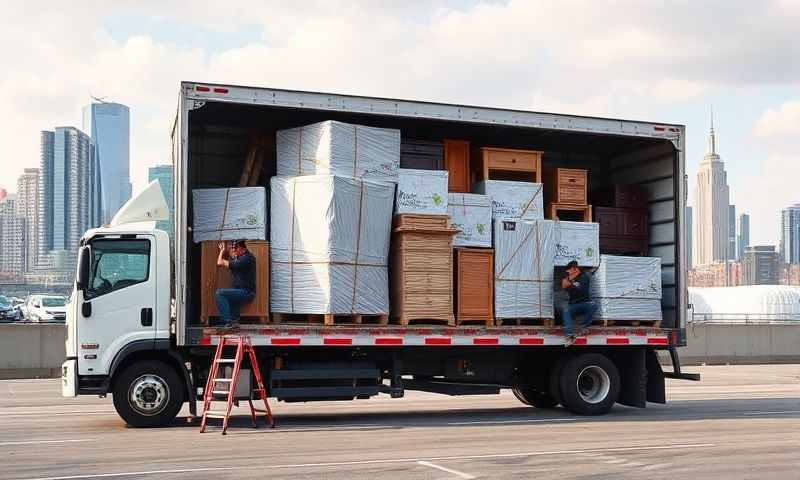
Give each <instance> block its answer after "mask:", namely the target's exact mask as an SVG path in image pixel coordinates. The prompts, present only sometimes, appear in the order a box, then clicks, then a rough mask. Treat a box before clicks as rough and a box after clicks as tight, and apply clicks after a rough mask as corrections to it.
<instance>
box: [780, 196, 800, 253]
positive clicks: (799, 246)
mask: <svg viewBox="0 0 800 480" xmlns="http://www.w3.org/2000/svg"><path fill="white" fill-rule="evenodd" d="M780 257H781V261H782V262H783V263H800V203H798V204H795V205H791V206H789V207H787V208H784V209H783V210H781V243H780Z"/></svg>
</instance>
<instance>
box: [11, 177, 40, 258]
mask: <svg viewBox="0 0 800 480" xmlns="http://www.w3.org/2000/svg"><path fill="white" fill-rule="evenodd" d="M39 173H40V170H39V169H38V168H26V169H25V172H24V173H23V174H22V175H20V177H19V179H18V180H17V206H16V209H17V215H18V216H20V217H23V218H25V264H24V266H23V270H24V271H25V272H26V273H29V272H32V271H33V270H35V269H36V262H37V259H38V257H39V235H38V232H37V231H36V227H37V225H38V223H39V221H38V218H39V182H40V181H41V179H40V178H39V177H40V174H39Z"/></svg>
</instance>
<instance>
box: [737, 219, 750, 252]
mask: <svg viewBox="0 0 800 480" xmlns="http://www.w3.org/2000/svg"><path fill="white" fill-rule="evenodd" d="M736 231H737V232H739V234H738V236H737V237H736V244H737V245H736V254H737V260H739V261H741V260H742V258H743V257H744V252H745V249H746V248H747V247H749V246H750V215H748V214H746V213H743V214H741V215H739V219H738V220H737V221H736Z"/></svg>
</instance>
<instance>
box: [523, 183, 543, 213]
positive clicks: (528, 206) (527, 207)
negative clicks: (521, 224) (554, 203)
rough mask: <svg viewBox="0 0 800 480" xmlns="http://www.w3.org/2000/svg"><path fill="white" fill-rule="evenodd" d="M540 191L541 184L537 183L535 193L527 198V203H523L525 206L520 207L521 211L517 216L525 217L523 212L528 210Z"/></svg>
mask: <svg viewBox="0 0 800 480" xmlns="http://www.w3.org/2000/svg"><path fill="white" fill-rule="evenodd" d="M540 193H542V185H541V184H539V189H538V190H536V193H534V194H533V196H532V197H531V199H530V200H528V203H526V204H525V208H523V209H522V212H521V213H520V214H519V218H523V217H525V213H527V212H528V209H529V208H530V207H531V205H533V201H534V200H536V197H538V196H539V194H540Z"/></svg>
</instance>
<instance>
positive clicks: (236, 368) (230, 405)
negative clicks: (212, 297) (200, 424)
mask: <svg viewBox="0 0 800 480" xmlns="http://www.w3.org/2000/svg"><path fill="white" fill-rule="evenodd" d="M241 364H242V338H241V337H239V339H238V343H237V345H236V358H235V359H234V361H233V377H232V379H231V387H230V390H228V405H227V408H226V410H225V418H224V419H223V420H222V434H223V435H227V432H228V423H229V421H230V419H231V409H232V408H233V399H234V397H235V396H236V384H237V383H238V382H237V380H238V379H239V368H240V367H241Z"/></svg>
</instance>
